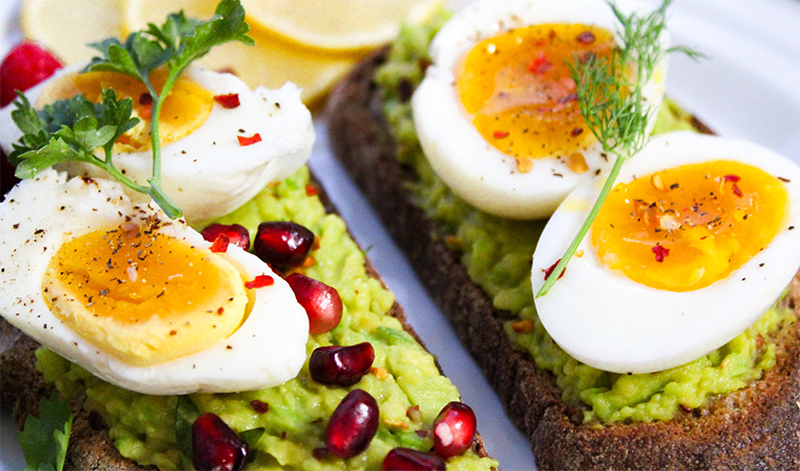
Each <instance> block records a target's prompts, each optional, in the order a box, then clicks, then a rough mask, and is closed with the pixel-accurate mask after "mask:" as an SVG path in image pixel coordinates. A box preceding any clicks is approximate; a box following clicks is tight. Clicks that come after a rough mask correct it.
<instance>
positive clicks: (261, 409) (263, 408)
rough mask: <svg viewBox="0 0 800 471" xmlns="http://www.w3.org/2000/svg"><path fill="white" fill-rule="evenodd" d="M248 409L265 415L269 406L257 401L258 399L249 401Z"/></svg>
mask: <svg viewBox="0 0 800 471" xmlns="http://www.w3.org/2000/svg"><path fill="white" fill-rule="evenodd" d="M250 407H252V408H253V410H254V411H256V412H258V413H259V414H266V413H267V412H269V404H267V403H266V402H264V401H259V400H258V399H253V400H252V401H250Z"/></svg>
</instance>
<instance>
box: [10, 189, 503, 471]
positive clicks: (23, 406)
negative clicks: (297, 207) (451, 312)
mask: <svg viewBox="0 0 800 471" xmlns="http://www.w3.org/2000/svg"><path fill="white" fill-rule="evenodd" d="M312 180H313V176H312ZM312 184H313V186H314V187H315V188H316V189H317V190H319V196H320V198H321V200H322V203H323V205H324V206H325V211H326V212H327V213H328V214H331V213H336V212H337V211H336V208H335V207H334V206H333V204H332V203H331V202H330V200H329V199H328V197H327V195H326V194H325V192H324V189H322V188H321V185H320V184H319V183H318V182H316V181H313V182H312ZM365 265H366V266H365V268H366V271H367V275H368V276H369V277H371V278H374V279H377V280H379V281H380V283H381V285H383V287H384V288H386V286H385V284H384V283H383V281H382V280H381V279H380V276H379V275H378V273H377V272H376V271H375V269H374V268H373V266H372V264H371V262H370V261H369V259H366V264H365ZM386 315H388V316H391V317H394V318H396V319H398V320H399V321H400V322H401V324H402V327H403V329H404V330H405V331H406V332H408V333H409V334H410V335H411V336H412V337H413V338H414V340H416V341H417V342H418V343H419V344H420V345H422V346H423V347H424V344H423V343H422V340H421V339H420V338H419V336H418V335H417V333H416V332H414V330H413V328H412V327H411V325H409V324H408V322H407V320H406V316H405V314H404V312H403V308H402V307H401V306H400V305H399V304H398V303H396V302H395V303H394V304H393V306H392V307H391V309H390V310H389V312H388V313H387V314H386ZM39 347H40V345H39V344H38V343H36V342H35V341H34V340H32V339H31V338H29V337H27V336H25V335H24V334H22V333H21V332H20V331H19V330H17V329H16V328H15V327H13V326H12V325H11V324H9V323H8V322H6V321H5V319H3V318H0V393H1V399H2V405H3V407H6V408H10V409H11V410H12V411H13V413H14V418H15V420H16V423H17V425H18V427H19V428H20V429H21V428H22V427H23V425H24V423H25V420H26V419H27V417H28V416H31V415H34V416H38V409H39V400H40V399H41V398H42V397H49V396H50V394H51V391H52V390H53V385H52V384H46V383H45V381H44V378H43V376H42V374H41V373H40V372H39V371H38V370H37V367H36V358H35V352H36V350H37V349H38V348H39ZM436 366H437V367H438V368H439V371H440V373H441V368H440V367H439V365H438V363H436ZM85 401H86V396H85V395H78V396H75V397H73V398H71V399H70V401H69V402H70V406H71V408H72V410H73V414H74V416H75V418H74V422H73V426H72V433H71V437H70V442H69V449H68V451H67V458H66V463H65V467H64V469H65V470H104V471H105V470H111V471H144V470H156V469H157V468H156V467H155V466H141V465H138V464H137V463H135V462H133V461H131V460H129V459H126V458H124V457H123V456H122V455H121V454H120V453H119V452H118V451H117V449H116V448H115V446H114V441H113V440H112V439H111V438H110V437H109V434H108V431H109V430H108V427H107V425H106V424H105V423H104V419H103V417H102V416H101V415H100V414H99V413H97V412H93V411H92V412H90V411H87V410H86V409H84V402H85ZM472 452H473V453H475V454H476V455H477V456H479V457H488V456H489V455H488V454H487V452H486V449H485V448H484V445H483V440H482V439H481V437H480V435H476V438H475V441H474V442H473V445H472Z"/></svg>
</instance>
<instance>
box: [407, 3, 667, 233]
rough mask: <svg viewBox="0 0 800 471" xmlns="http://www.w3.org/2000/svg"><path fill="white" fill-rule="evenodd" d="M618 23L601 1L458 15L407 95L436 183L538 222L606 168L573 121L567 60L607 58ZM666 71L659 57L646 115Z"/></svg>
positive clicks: (498, 6) (495, 210)
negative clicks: (439, 181) (422, 76)
mask: <svg viewBox="0 0 800 471" xmlns="http://www.w3.org/2000/svg"><path fill="white" fill-rule="evenodd" d="M619 6H620V8H621V9H622V10H623V11H625V12H626V13H630V12H631V11H632V8H629V7H628V3H620V5H619ZM619 27H620V24H619V21H618V20H617V18H616V16H615V15H614V13H613V11H612V10H611V8H610V7H609V5H608V4H607V3H606V2H605V1H603V0H565V1H559V2H554V1H550V0H511V1H503V2H498V1H494V0H485V1H479V2H476V3H474V4H471V5H468V6H466V7H465V8H463V9H462V10H461V11H459V12H458V13H457V14H456V15H455V17H453V18H452V19H451V20H450V21H449V22H448V23H447V24H445V25H444V27H443V28H442V29H441V30H440V31H439V33H438V34H437V35H436V37H435V38H434V40H433V42H432V43H431V47H430V53H431V58H432V60H433V64H432V65H431V66H430V67H428V69H427V72H426V75H425V79H424V80H423V82H422V83H421V85H420V86H419V88H418V89H417V91H416V93H415V94H414V96H413V98H412V106H413V111H414V122H415V125H416V129H417V134H418V135H419V139H420V143H421V144H422V148H423V150H424V152H425V155H426V156H427V157H428V160H429V161H430V163H431V165H432V166H433V168H434V170H435V171H436V173H437V174H438V175H439V177H440V178H441V179H442V180H443V181H444V182H445V183H446V184H447V185H448V186H449V187H450V188H451V189H452V190H453V191H454V192H455V193H456V194H457V195H458V196H460V197H461V198H463V199H464V200H466V201H467V202H468V203H470V204H472V205H474V206H476V207H477V208H478V209H481V210H483V211H486V212H489V213H492V214H495V215H498V216H502V217H507V218H514V219H535V218H542V217H546V216H549V215H550V214H552V212H553V211H554V210H555V208H556V207H557V206H558V204H559V203H560V202H561V201H562V200H563V199H564V198H565V197H566V196H567V194H568V193H569V192H570V191H572V189H573V188H575V187H576V186H577V185H578V183H579V182H581V181H582V180H584V179H585V178H586V177H590V176H594V175H595V174H597V173H600V172H601V171H603V170H604V169H607V168H610V166H611V165H612V164H613V162H612V161H609V160H611V159H610V158H609V156H606V155H604V154H603V153H602V149H601V147H600V145H599V144H598V143H597V139H596V138H595V137H594V135H593V134H592V132H591V131H590V130H589V129H588V127H587V125H586V123H585V121H584V119H583V117H582V115H581V112H580V109H579V106H578V102H577V95H576V84H575V81H574V80H573V79H572V77H571V72H570V66H569V63H570V62H574V61H575V60H577V58H580V57H582V56H584V55H586V54H590V53H591V54H596V55H598V56H601V57H610V55H611V51H612V50H613V49H614V48H615V47H617V41H618V40H619V38H618V37H617V35H616V30H617V29H618V28H619ZM660 39H661V41H662V43H665V42H666V41H667V38H666V34H663V35H662V37H661V38H660ZM665 70H666V62H665V61H664V62H662V63H661V64H659V65H658V67H657V69H656V71H655V73H654V74H653V76H652V77H651V79H650V81H649V82H648V83H647V84H646V85H645V87H644V90H643V91H644V93H643V95H644V99H645V100H646V101H647V103H648V104H649V105H652V106H653V107H658V106H659V105H660V103H661V99H662V97H663V94H664V75H665ZM654 115H655V114H654Z"/></svg>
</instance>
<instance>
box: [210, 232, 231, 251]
mask: <svg viewBox="0 0 800 471" xmlns="http://www.w3.org/2000/svg"><path fill="white" fill-rule="evenodd" d="M230 243H231V239H230V238H229V237H228V236H226V235H225V234H219V235H218V236H217V238H216V239H214V243H212V244H211V251H212V252H214V253H220V252H227V251H228V245H230Z"/></svg>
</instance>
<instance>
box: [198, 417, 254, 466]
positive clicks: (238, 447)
mask: <svg viewBox="0 0 800 471" xmlns="http://www.w3.org/2000/svg"><path fill="white" fill-rule="evenodd" d="M248 451H249V450H248V447H247V443H246V442H245V441H244V440H242V439H241V438H239V435H236V432H234V431H233V430H231V428H230V427H228V425H227V424H226V423H225V422H223V421H222V419H220V418H219V417H218V416H216V415H214V414H203V415H201V416H200V417H198V418H197V420H195V421H194V424H192V453H193V455H194V456H193V457H192V464H194V467H195V469H197V470H198V471H205V470H214V471H234V470H240V469H242V468H243V467H244V465H245V462H246V460H247V453H248Z"/></svg>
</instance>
